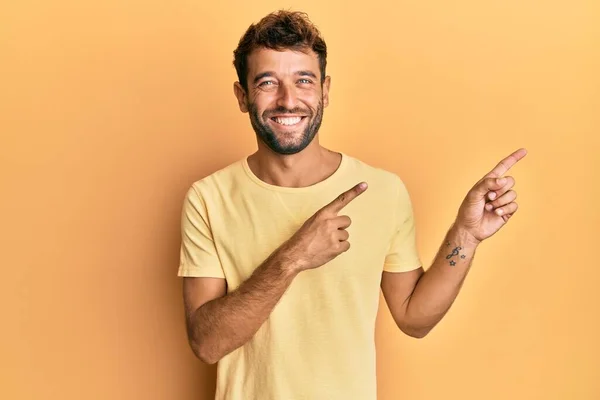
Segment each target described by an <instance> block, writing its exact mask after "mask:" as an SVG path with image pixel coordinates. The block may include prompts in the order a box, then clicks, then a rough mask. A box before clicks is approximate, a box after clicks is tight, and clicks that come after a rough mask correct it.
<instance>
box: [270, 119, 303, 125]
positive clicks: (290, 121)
mask: <svg viewBox="0 0 600 400" xmlns="http://www.w3.org/2000/svg"><path fill="white" fill-rule="evenodd" d="M301 119H302V118H301V117H287V118H282V117H275V118H273V120H275V122H277V123H278V124H281V125H296V124H297V123H298V122H300V120H301Z"/></svg>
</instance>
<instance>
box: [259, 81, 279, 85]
mask: <svg viewBox="0 0 600 400" xmlns="http://www.w3.org/2000/svg"><path fill="white" fill-rule="evenodd" d="M274 84H275V82H273V81H263V82H261V83H259V84H258V86H271V85H274Z"/></svg>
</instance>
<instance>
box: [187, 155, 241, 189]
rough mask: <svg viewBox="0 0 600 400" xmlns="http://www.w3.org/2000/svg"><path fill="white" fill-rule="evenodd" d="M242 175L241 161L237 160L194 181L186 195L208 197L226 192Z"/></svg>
mask: <svg viewBox="0 0 600 400" xmlns="http://www.w3.org/2000/svg"><path fill="white" fill-rule="evenodd" d="M243 174H244V167H243V159H241V160H237V161H235V162H232V163H230V164H229V165H227V166H225V167H223V168H220V169H218V170H216V171H214V172H212V173H211V174H209V175H207V176H205V177H203V178H200V179H197V180H195V181H194V182H193V183H192V184H191V185H190V187H189V190H188V193H190V192H193V193H195V194H196V195H197V196H208V195H213V194H215V193H218V192H223V191H228V190H230V189H231V188H232V187H234V186H236V184H237V183H238V182H239V181H240V179H241V177H242V175H243Z"/></svg>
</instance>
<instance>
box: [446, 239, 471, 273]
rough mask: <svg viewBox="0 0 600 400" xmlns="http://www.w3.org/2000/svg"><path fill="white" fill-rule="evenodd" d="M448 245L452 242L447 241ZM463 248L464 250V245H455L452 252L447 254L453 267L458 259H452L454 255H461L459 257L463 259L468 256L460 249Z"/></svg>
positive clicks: (447, 258)
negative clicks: (461, 252)
mask: <svg viewBox="0 0 600 400" xmlns="http://www.w3.org/2000/svg"><path fill="white" fill-rule="evenodd" d="M446 245H447V246H449V245H450V242H446ZM461 250H462V247H460V246H457V247H455V248H454V249H453V250H452V253H450V254H448V255H447V256H446V260H450V262H449V264H450V265H451V266H452V267H454V266H455V265H456V261H454V260H451V258H452V257H454V256H459V257H460V258H461V259H463V260H464V259H465V258H467V256H466V255H464V254H460V251H461Z"/></svg>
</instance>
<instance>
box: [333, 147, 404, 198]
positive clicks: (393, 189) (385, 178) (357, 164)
mask: <svg viewBox="0 0 600 400" xmlns="http://www.w3.org/2000/svg"><path fill="white" fill-rule="evenodd" d="M344 155H345V157H346V159H347V162H348V165H349V168H350V169H351V170H352V172H353V173H355V174H356V176H360V177H364V178H361V179H364V180H365V181H366V182H367V183H368V184H369V187H370V188H371V187H377V188H382V189H386V191H389V194H393V195H395V196H398V195H399V194H401V193H403V192H407V189H406V185H405V184H404V181H403V180H402V178H401V177H400V175H399V174H397V173H396V172H393V171H390V170H387V169H384V168H381V167H378V166H376V165H373V164H371V163H368V162H365V161H363V160H360V159H358V158H356V157H353V156H349V155H346V154H344Z"/></svg>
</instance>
